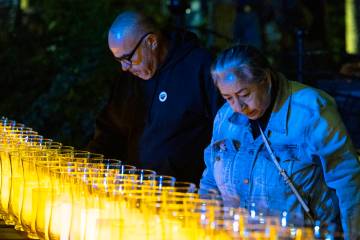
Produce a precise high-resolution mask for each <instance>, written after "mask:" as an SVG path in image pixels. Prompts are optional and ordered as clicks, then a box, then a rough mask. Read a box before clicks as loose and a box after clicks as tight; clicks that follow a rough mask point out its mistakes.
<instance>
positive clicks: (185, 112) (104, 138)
mask: <svg viewBox="0 0 360 240" xmlns="http://www.w3.org/2000/svg"><path fill="white" fill-rule="evenodd" d="M167 36H168V38H169V40H170V50H169V53H168V56H167V57H166V60H165V62H164V64H163V65H162V66H160V68H159V69H158V70H157V72H156V74H155V75H154V77H152V78H151V79H149V80H140V79H137V78H135V77H131V78H128V79H127V81H126V80H125V81H118V82H117V83H116V86H114V88H113V90H112V95H111V98H110V101H109V103H108V105H107V106H106V107H105V109H104V110H103V111H102V113H101V114H100V115H99V116H98V118H97V126H96V131H95V136H94V139H93V140H92V141H91V142H90V144H89V148H90V150H92V151H95V152H100V153H104V154H105V155H106V156H108V157H116V158H120V159H121V160H123V161H124V162H125V163H127V164H135V165H137V166H138V167H141V168H148V169H153V170H155V171H156V172H157V173H158V174H162V175H171V176H175V177H176V179H177V180H182V181H184V180H186V181H192V182H195V183H198V182H199V179H200V177H201V175H202V171H203V169H204V160H203V150H204V148H205V147H206V146H207V145H208V144H209V142H210V137H211V131H212V123H213V119H214V117H215V114H216V111H217V110H218V108H219V107H220V105H221V103H222V101H221V99H220V96H219V94H218V92H217V90H216V88H215V86H214V85H213V82H212V80H211V76H210V64H211V57H210V54H209V53H208V52H207V51H206V50H205V49H203V48H201V47H200V46H199V43H198V39H197V37H196V36H195V35H194V34H193V33H190V32H179V31H177V32H172V33H170V34H168V35H167Z"/></svg>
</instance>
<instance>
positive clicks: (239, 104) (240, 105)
mask: <svg viewBox="0 0 360 240" xmlns="http://www.w3.org/2000/svg"><path fill="white" fill-rule="evenodd" d="M233 106H234V111H235V112H238V113H243V111H244V110H245V108H246V104H245V103H244V102H243V101H241V100H239V99H237V98H236V99H235V101H234V104H233Z"/></svg>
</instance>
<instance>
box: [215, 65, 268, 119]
mask: <svg viewBox="0 0 360 240" xmlns="http://www.w3.org/2000/svg"><path fill="white" fill-rule="evenodd" d="M217 77H218V82H217V87H218V88H219V91H220V93H221V95H222V96H223V97H224V99H225V100H226V101H227V102H228V103H229V104H230V106H231V108H232V109H233V111H234V112H237V113H241V114H244V115H245V116H247V117H248V118H249V119H251V120H256V119H259V118H260V117H261V116H262V115H264V113H265V111H266V109H267V108H268V107H269V105H270V101H271V94H270V92H271V91H270V90H271V88H270V85H271V83H270V81H271V80H270V79H269V77H265V79H263V80H262V81H260V82H258V83H249V82H248V81H245V80H242V79H239V78H238V77H237V76H236V74H235V73H234V72H233V71H231V70H225V71H223V72H221V73H218V74H217Z"/></svg>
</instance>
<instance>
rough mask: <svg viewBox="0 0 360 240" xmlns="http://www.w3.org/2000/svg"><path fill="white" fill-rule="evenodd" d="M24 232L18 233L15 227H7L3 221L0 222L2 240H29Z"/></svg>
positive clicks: (0, 238) (0, 237) (0, 239)
mask: <svg viewBox="0 0 360 240" xmlns="http://www.w3.org/2000/svg"><path fill="white" fill-rule="evenodd" d="M27 239H29V238H27V237H26V234H25V233H24V232H20V231H16V230H15V229H14V226H8V225H5V223H4V221H3V220H0V240H27Z"/></svg>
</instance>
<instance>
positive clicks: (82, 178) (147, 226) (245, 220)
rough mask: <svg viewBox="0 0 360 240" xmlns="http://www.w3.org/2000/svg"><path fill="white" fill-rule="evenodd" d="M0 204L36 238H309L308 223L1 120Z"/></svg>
mask: <svg viewBox="0 0 360 240" xmlns="http://www.w3.org/2000/svg"><path fill="white" fill-rule="evenodd" d="M0 164H1V168H0V169H1V179H0V180H1V184H0V211H1V217H2V218H3V219H4V221H5V223H6V224H8V225H14V227H15V229H17V230H20V231H26V233H27V236H28V237H29V238H32V239H76V240H77V239H79V240H90V239H194V240H195V239H257V238H261V239H282V238H283V239H309V238H312V237H313V232H312V230H311V229H306V228H295V227H291V226H287V225H286V224H285V225H284V224H282V223H281V222H280V221H279V218H278V217H269V216H263V215H261V214H258V215H257V214H254V215H253V214H251V215H249V214H248V211H246V210H244V209H240V208H227V207H224V206H223V205H222V202H221V200H220V198H219V196H216V195H206V196H205V195H201V196H200V195H199V194H197V193H196V185H195V184H193V183H188V182H178V181H176V180H175V178H174V177H172V176H160V175H156V173H155V172H154V171H152V170H148V169H137V168H136V167H135V166H130V165H125V164H124V163H122V162H121V161H120V160H116V159H104V157H103V156H102V155H101V154H95V153H90V152H85V151H78V150H74V148H73V147H70V146H63V145H62V144H61V143H58V142H54V141H52V140H50V139H45V138H43V137H42V136H40V135H39V134H38V133H36V132H34V131H33V130H32V129H31V128H28V127H25V126H24V125H22V124H17V123H16V122H15V121H11V120H7V119H6V118H3V119H2V120H1V122H0Z"/></svg>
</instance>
